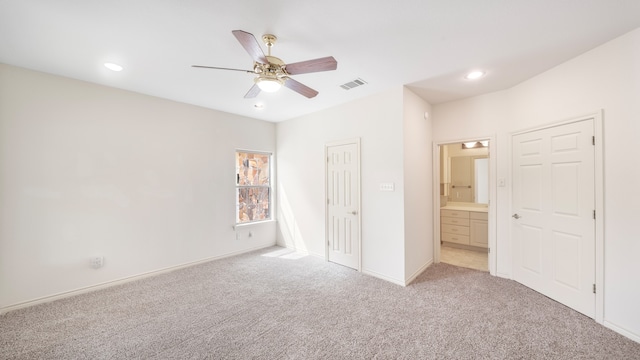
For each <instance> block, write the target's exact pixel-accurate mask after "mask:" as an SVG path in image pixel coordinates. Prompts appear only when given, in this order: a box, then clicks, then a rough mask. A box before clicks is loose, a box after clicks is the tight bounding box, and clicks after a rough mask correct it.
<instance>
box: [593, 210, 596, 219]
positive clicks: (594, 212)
mask: <svg viewBox="0 0 640 360" xmlns="http://www.w3.org/2000/svg"><path fill="white" fill-rule="evenodd" d="M595 219H596V211H595V210H593V220H595Z"/></svg>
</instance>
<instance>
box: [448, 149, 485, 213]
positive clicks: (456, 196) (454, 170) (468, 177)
mask: <svg viewBox="0 0 640 360" xmlns="http://www.w3.org/2000/svg"><path fill="white" fill-rule="evenodd" d="M440 195H443V196H444V197H446V200H447V202H466V203H478V204H488V203H489V142H488V141H484V140H481V141H472V142H466V143H455V144H447V145H441V146H440Z"/></svg>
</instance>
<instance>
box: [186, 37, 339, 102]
mask: <svg viewBox="0 0 640 360" xmlns="http://www.w3.org/2000/svg"><path fill="white" fill-rule="evenodd" d="M231 33H232V34H233V35H234V36H235V37H236V39H237V40H238V42H240V45H242V47H243V48H244V49H245V51H246V52H247V53H249V56H251V58H252V59H253V61H254V63H253V70H241V69H230V68H222V67H214V66H202V65H192V66H193V67H198V68H207V69H217V70H233V71H243V72H247V73H252V74H255V75H257V76H256V77H255V78H254V79H253V81H254V85H253V87H251V89H249V91H248V92H247V93H246V94H245V95H244V97H245V98H254V97H256V96H258V94H259V93H260V91H264V92H276V91H278V90H279V89H280V88H281V87H282V86H285V87H287V88H289V89H291V90H293V91H295V92H297V93H298V94H300V95H303V96H305V97H307V98H312V97H315V96H316V95H318V92H317V91H316V90H314V89H312V88H310V87H308V86H306V85H304V84H302V83H300V82H298V81H296V80H294V79H292V78H291V77H290V75H299V74H307V73H312V72H319V71H329V70H335V69H337V67H338V62H337V61H336V59H334V58H333V57H332V56H327V57H324V58H319V59H314V60H307V61H302V62H297V63H293V64H288V65H287V64H285V63H284V61H282V60H280V59H279V58H277V57H275V56H271V47H273V45H274V44H275V42H276V41H277V40H278V38H277V37H276V36H275V35H272V34H265V35H263V36H262V41H263V42H264V44H265V45H266V46H267V50H268V52H267V53H268V55H265V54H264V52H263V51H262V48H261V47H260V44H259V43H258V41H257V40H256V38H255V37H254V36H253V34H251V33H248V32H246V31H242V30H233V31H232V32H231Z"/></svg>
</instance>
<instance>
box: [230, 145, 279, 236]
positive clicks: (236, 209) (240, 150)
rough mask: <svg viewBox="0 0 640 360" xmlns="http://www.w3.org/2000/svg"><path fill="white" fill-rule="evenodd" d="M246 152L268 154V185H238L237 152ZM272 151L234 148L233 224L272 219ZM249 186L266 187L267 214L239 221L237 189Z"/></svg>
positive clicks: (240, 224)
mask: <svg viewBox="0 0 640 360" xmlns="http://www.w3.org/2000/svg"><path fill="white" fill-rule="evenodd" d="M239 153H246V154H255V155H266V156H268V159H269V160H268V161H269V176H268V179H269V183H268V185H240V172H239V170H240V168H239V167H238V154H239ZM272 161H273V152H270V151H256V150H247V149H236V150H235V152H234V162H235V168H236V169H235V174H236V175H235V177H236V179H235V198H236V200H235V225H236V226H244V225H249V224H254V223H258V222H264V221H271V220H273V187H272V181H271V179H272V176H273V165H272ZM249 188H263V189H267V191H268V193H269V196H268V216H267V217H266V218H264V219H257V220H248V221H239V220H240V218H239V212H240V202H239V201H238V200H239V190H240V189H249Z"/></svg>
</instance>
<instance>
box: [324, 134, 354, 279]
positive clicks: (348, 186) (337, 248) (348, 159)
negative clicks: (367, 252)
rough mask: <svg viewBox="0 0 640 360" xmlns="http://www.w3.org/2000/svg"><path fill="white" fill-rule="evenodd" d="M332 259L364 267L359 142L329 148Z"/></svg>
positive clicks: (329, 239)
mask: <svg viewBox="0 0 640 360" xmlns="http://www.w3.org/2000/svg"><path fill="white" fill-rule="evenodd" d="M326 152H327V171H326V184H327V221H326V232H327V247H328V251H327V256H328V260H329V261H331V262H335V263H338V264H341V265H344V266H348V267H350V268H354V269H357V270H359V267H360V158H359V157H360V156H359V145H358V143H357V142H350V143H345V144H338V145H327V147H326Z"/></svg>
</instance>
